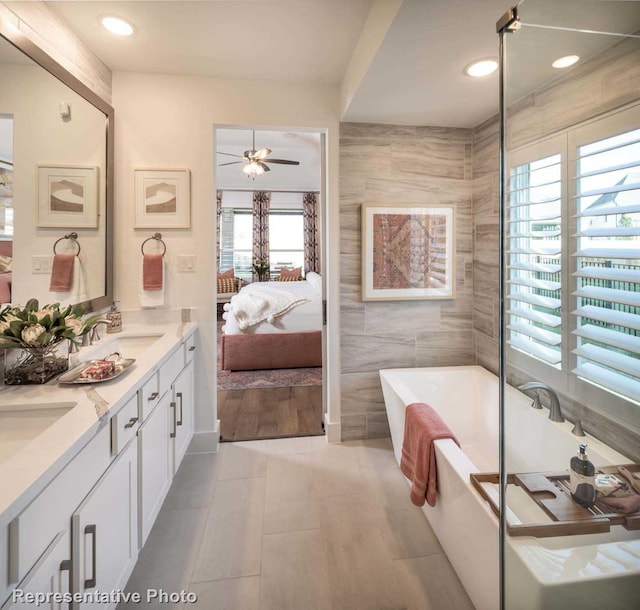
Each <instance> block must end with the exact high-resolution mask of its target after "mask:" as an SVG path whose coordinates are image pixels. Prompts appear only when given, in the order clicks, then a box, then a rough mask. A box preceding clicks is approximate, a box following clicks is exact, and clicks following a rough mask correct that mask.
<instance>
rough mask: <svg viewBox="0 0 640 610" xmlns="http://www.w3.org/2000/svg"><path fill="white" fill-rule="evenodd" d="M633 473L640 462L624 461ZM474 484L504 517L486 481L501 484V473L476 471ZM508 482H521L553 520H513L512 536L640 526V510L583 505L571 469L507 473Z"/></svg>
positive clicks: (472, 476)
mask: <svg viewBox="0 0 640 610" xmlns="http://www.w3.org/2000/svg"><path fill="white" fill-rule="evenodd" d="M624 467H625V468H627V470H629V471H630V472H632V473H638V472H640V464H624ZM617 471H618V466H604V467H601V468H596V473H605V474H606V473H611V474H615V473H616V472H617ZM469 476H470V479H471V483H472V485H473V486H474V487H475V488H476V489H477V490H478V492H479V493H480V495H481V496H482V497H483V498H484V499H485V500H486V501H487V502H488V503H489V505H490V507H491V510H492V511H493V512H494V514H495V515H496V516H497V517H500V509H499V508H498V506H497V505H496V503H495V501H494V499H493V498H492V497H491V496H490V495H489V494H488V493H487V491H486V489H485V488H484V486H483V483H490V484H493V485H498V484H499V483H500V480H499V475H498V473H495V472H486V473H482V472H474V473H471V474H470V475H469ZM507 485H517V486H518V487H520V488H522V489H523V490H524V491H525V492H526V493H527V494H528V495H529V497H530V498H531V499H532V500H533V501H534V502H535V503H536V504H537V505H538V506H540V508H542V510H543V511H544V512H545V513H546V514H547V515H548V516H549V517H550V519H551V520H552V521H551V522H550V523H509V521H507V531H508V532H509V534H510V535H512V536H535V537H536V538H547V537H550V536H570V535H576V534H595V533H599V532H608V531H609V530H610V529H611V526H612V525H622V527H624V528H625V529H628V530H638V529H640V511H636V512H635V513H631V514H624V515H623V514H620V513H616V512H614V511H613V510H612V509H611V508H608V507H607V506H605V505H603V504H601V503H599V502H598V501H597V500H596V503H595V504H594V506H592V507H591V508H583V507H582V506H579V505H578V504H577V503H576V502H574V500H573V499H572V498H571V495H570V490H569V473H568V472H531V473H523V474H509V475H507Z"/></svg>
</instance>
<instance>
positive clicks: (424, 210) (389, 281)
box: [362, 203, 456, 301]
mask: <svg viewBox="0 0 640 610" xmlns="http://www.w3.org/2000/svg"><path fill="white" fill-rule="evenodd" d="M455 268H456V266H455V207H454V206H453V205H451V204H442V205H427V204H408V205H403V204H389V205H379V204H375V205H372V204H364V203H363V204H362V300H363V301H400V300H406V299H453V298H455V285H456V282H455Z"/></svg>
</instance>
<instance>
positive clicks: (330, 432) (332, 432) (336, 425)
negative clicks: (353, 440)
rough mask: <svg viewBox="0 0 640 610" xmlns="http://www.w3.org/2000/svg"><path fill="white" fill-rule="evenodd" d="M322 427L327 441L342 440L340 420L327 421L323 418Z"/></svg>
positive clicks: (336, 441) (335, 441)
mask: <svg viewBox="0 0 640 610" xmlns="http://www.w3.org/2000/svg"><path fill="white" fill-rule="evenodd" d="M324 429H325V432H326V434H327V442H328V443H340V442H342V424H341V423H340V422H327V421H326V420H325V424H324Z"/></svg>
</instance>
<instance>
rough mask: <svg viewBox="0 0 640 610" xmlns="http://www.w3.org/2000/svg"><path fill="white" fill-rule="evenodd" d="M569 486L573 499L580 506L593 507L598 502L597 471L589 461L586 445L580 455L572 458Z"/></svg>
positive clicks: (581, 446)
mask: <svg viewBox="0 0 640 610" xmlns="http://www.w3.org/2000/svg"><path fill="white" fill-rule="evenodd" d="M569 484H570V487H571V497H572V498H573V499H574V500H575V501H576V502H577V503H578V504H580V506H584V507H585V508H590V507H591V506H593V503H594V502H595V500H596V469H595V467H594V465H593V464H592V463H591V462H590V461H589V457H588V456H587V446H586V445H580V448H579V450H578V455H576V456H574V457H572V458H571V472H570V474H569Z"/></svg>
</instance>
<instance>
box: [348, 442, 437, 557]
mask: <svg viewBox="0 0 640 610" xmlns="http://www.w3.org/2000/svg"><path fill="white" fill-rule="evenodd" d="M362 446H363V448H362V451H361V452H360V454H359V457H360V468H361V471H362V475H363V477H364V478H365V480H367V481H368V484H369V487H370V488H371V490H372V492H373V494H374V497H375V499H376V501H377V502H378V504H379V505H380V507H381V508H382V510H383V512H384V515H385V520H386V523H387V525H388V527H386V528H384V530H383V535H384V537H385V540H386V542H387V543H388V545H389V549H390V552H391V557H392V558H393V559H403V558H407V557H422V556H425V555H435V554H438V553H442V552H443V551H442V547H441V546H440V543H439V542H438V539H437V538H436V535H435V534H434V533H433V530H432V529H431V526H430V525H429V522H428V521H427V519H426V517H425V515H424V513H423V512H422V509H420V508H419V507H417V506H414V505H413V504H412V503H411V500H410V497H409V491H410V488H409V486H408V485H407V482H406V479H405V478H404V475H403V474H402V472H401V471H400V468H399V466H398V464H397V462H396V459H395V457H394V455H393V447H392V445H391V439H375V440H367V441H362Z"/></svg>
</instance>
